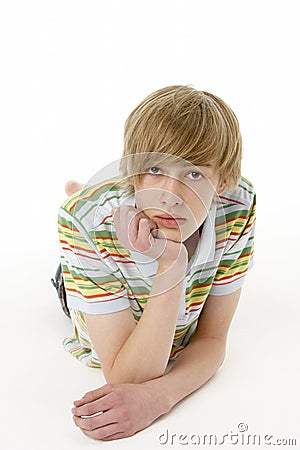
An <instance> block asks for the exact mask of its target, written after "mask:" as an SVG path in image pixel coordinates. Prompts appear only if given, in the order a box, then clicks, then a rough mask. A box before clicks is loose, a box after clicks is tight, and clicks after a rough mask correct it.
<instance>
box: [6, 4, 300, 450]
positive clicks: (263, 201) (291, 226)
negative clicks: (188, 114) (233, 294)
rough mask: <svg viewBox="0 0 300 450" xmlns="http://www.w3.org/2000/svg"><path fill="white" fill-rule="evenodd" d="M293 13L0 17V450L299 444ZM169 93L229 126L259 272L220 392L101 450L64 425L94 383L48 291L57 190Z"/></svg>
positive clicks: (102, 11)
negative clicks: (171, 436)
mask: <svg viewBox="0 0 300 450" xmlns="http://www.w3.org/2000/svg"><path fill="white" fill-rule="evenodd" d="M297 7H298V2H297V1H292V0H285V1H276V0H275V1H263V0H261V1H257V0H252V1H238V0H236V1H234V0H228V1H221V0H219V1H217V0H211V1H201V0H198V1H196V0H185V1H183V0H165V1H163V0H160V1H158V0H152V1H151V2H150V1H149V2H146V1H134V0H126V1H122V0H111V1H109V2H104V1H101V0H98V1H95V0H93V1H86V2H83V1H81V2H80V1H78V0H72V1H66V0H59V1H57V0H52V1H51V2H50V1H33V0H28V1H26V2H22V1H14V0H11V1H9V2H5V3H4V2H1V6H0V42H1V50H0V52H1V53H0V64H1V71H0V96H1V100H0V119H1V122H0V126H1V133H0V145H1V192H2V197H1V205H2V209H1V217H2V219H1V235H2V245H1V254H2V257H1V260H0V264H1V274H2V281H3V283H2V289H1V297H2V311H1V312H2V321H1V327H0V330H1V335H2V338H1V345H2V348H1V350H2V351H1V360H2V363H1V367H2V370H1V384H0V389H1V392H0V395H1V397H0V398H1V408H0V411H1V413H0V416H1V417H0V420H1V422H0V423H1V428H2V431H1V433H0V449H1V450H27V449H28V450H42V449H45V450H48V449H53V448H63V449H65V448H66V449H67V448H72V449H73V450H77V449H83V448H84V449H88V448H92V447H93V448H94V446H96V445H107V446H113V448H117V447H121V446H126V445H127V446H128V447H129V446H130V448H140V446H141V444H142V445H144V446H146V447H147V448H148V447H149V448H152V449H154V448H161V447H164V446H165V447H170V446H171V447H172V448H181V447H182V444H180V443H179V442H174V443H173V445H171V443H170V442H169V443H167V444H166V445H163V444H162V443H161V442H159V440H158V436H159V435H161V434H162V433H163V432H165V430H166V429H167V428H168V429H169V431H170V432H173V433H190V434H191V433H203V434H204V433H216V434H218V435H219V436H221V435H222V434H225V433H230V432H233V433H235V432H236V433H238V429H237V426H238V424H239V423H246V424H247V425H248V433H261V436H264V435H265V434H269V435H273V436H274V439H275V438H297V439H298V441H297V442H298V445H299V442H300V441H299V440H300V437H299V432H298V430H297V426H296V425H297V424H299V407H298V405H299V382H298V378H299V349H298V342H299V331H297V328H299V300H300V296H299V293H298V290H297V289H296V280H299V275H298V272H299V263H298V261H299V254H300V253H299V251H300V248H299V247H300V246H299V233H298V229H297V227H298V226H299V218H300V217H299V206H300V205H299V195H298V182H299V158H298V153H299V124H298V122H299V78H300V74H299V38H300V36H299V20H298V13H297ZM171 84H191V85H193V86H194V87H196V88H197V89H200V90H206V91H210V92H212V93H214V94H216V95H218V96H220V97H221V98H222V99H223V100H225V101H226V102H227V103H228V104H229V105H230V106H231V107H232V108H233V110H234V111H235V112H236V114H237V116H238V118H239V121H240V125H241V130H242V134H243V139H244V158H243V175H244V176H245V177H246V178H248V179H250V180H251V181H252V182H253V183H254V185H255V187H256V191H257V201H258V215H257V229H256V230H257V231H256V233H257V235H256V249H255V251H256V265H255V267H254V268H253V270H252V271H251V273H250V274H249V276H248V278H247V281H246V284H245V287H244V290H243V295H242V298H241V301H240V304H239V307H238V310H237V312H236V315H235V317H234V320H233V323H232V326H231V329H230V335H229V343H228V354H227V359H226V362H225V363H224V365H223V367H222V368H221V370H220V371H219V372H218V374H217V375H216V377H214V378H213V379H212V380H211V381H210V382H209V383H207V384H206V385H205V386H203V388H201V389H200V390H199V391H197V392H196V393H194V394H193V395H192V396H190V397H189V398H187V399H186V400H184V401H183V402H181V403H180V405H178V406H177V407H176V408H175V409H174V410H173V411H172V413H170V414H169V415H167V416H165V417H163V418H161V419H160V420H159V421H157V422H156V423H155V424H153V425H152V426H151V427H150V428H148V429H147V430H144V431H142V432H140V433H138V434H137V435H135V436H134V437H132V438H129V439H127V440H123V441H122V440H121V441H114V442H111V443H102V442H97V441H93V440H91V439H89V438H87V437H85V436H84V435H82V434H81V433H80V432H79V431H78V430H77V429H76V428H75V426H74V425H73V422H72V420H71V413H70V409H71V406H72V401H73V400H74V399H75V398H78V397H79V396H81V395H82V394H83V393H84V392H86V391H87V390H89V389H91V388H95V387H97V386H99V385H101V384H102V383H103V382H104V380H103V377H102V375H101V372H100V373H99V372H98V371H95V370H92V369H87V368H85V367H84V366H83V365H80V363H78V362H77V361H76V360H75V359H74V358H73V359H74V360H73V359H72V357H71V356H69V355H68V354H67V352H66V351H65V350H63V348H62V347H61V340H62V339H63V338H64V337H66V336H67V335H69V333H71V326H70V323H69V321H68V320H67V319H66V318H65V317H64V316H63V314H62V313H61V311H60V309H59V307H58V300H57V299H56V294H55V291H54V288H53V287H52V285H51V284H50V278H51V277H52V276H53V275H54V272H55V270H56V267H57V265H58V262H59V253H58V243H57V229H56V220H57V211H58V207H59V205H60V204H61V203H62V202H63V201H64V200H65V198H66V195H65V193H64V184H65V182H66V181H67V180H68V179H70V178H75V179H78V180H80V181H82V182H87V181H88V180H89V179H90V178H91V177H92V176H93V175H94V174H95V173H96V171H98V170H99V169H100V168H101V167H103V166H105V165H106V164H108V163H110V162H112V161H114V160H116V159H118V158H119V157H120V156H121V153H122V137H123V124H124V121H125V119H126V117H127V116H128V114H129V113H130V112H131V110H132V109H133V108H134V107H135V106H136V105H137V104H138V102H140V101H141V100H142V99H143V98H144V97H145V96H146V95H148V94H149V93H151V92H152V91H154V90H156V89H159V88H161V87H164V86H167V85H171ZM297 432H298V434H297ZM239 433H240V434H241V432H239ZM272 443H273V441H272ZM230 447H231V445H229V444H228V447H227V448H230ZM122 448H123V447H122ZM235 448H237V446H235ZM291 448H292V447H291Z"/></svg>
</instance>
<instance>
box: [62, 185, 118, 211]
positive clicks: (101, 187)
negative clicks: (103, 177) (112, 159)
mask: <svg viewBox="0 0 300 450" xmlns="http://www.w3.org/2000/svg"><path fill="white" fill-rule="evenodd" d="M115 184H116V183H106V184H102V185H101V186H98V187H97V188H96V189H95V190H93V191H92V193H91V194H90V195H86V196H85V197H80V198H79V199H78V200H76V202H75V203H74V205H73V206H71V207H70V211H72V210H73V208H74V207H75V206H76V205H77V203H78V202H79V201H82V200H85V199H87V198H91V197H93V195H94V194H95V193H96V192H97V191H99V190H100V189H103V188H104V187H106V186H115Z"/></svg>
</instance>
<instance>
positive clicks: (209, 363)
mask: <svg viewBox="0 0 300 450" xmlns="http://www.w3.org/2000/svg"><path fill="white" fill-rule="evenodd" d="M241 157H242V142H241V136H240V131H239V125H238V121H237V119H236V117H235V115H234V113H233V112H232V110H231V109H230V108H229V107H228V106H227V105H226V104H225V103H224V102H223V101H222V100H221V99H220V98H218V97H216V96H214V95H212V94H209V93H207V92H202V91H197V90H196V89H194V88H192V87H189V86H169V87H166V88H164V89H160V90H158V91H156V92H154V93H153V94H151V95H149V96H148V97H147V98H146V99H145V100H144V101H143V102H142V103H141V104H140V105H138V106H137V108H135V110H134V111H133V112H132V113H131V114H130V116H129V117H128V119H127V121H126V124H125V133H124V151H123V156H122V159H121V163H120V168H119V169H120V174H118V176H116V177H111V178H110V179H108V180H105V181H101V182H98V183H94V184H93V185H92V186H86V187H85V188H84V187H83V186H82V185H80V184H76V182H75V183H72V182H69V183H68V184H67V185H66V192H67V193H68V194H69V195H70V198H69V199H67V200H66V201H65V202H64V204H63V205H62V206H61V208H60V211H59V217H58V229H59V238H60V254H61V266H62V271H63V279H62V278H61V275H60V273H59V270H58V272H57V276H56V284H55V283H54V284H55V285H56V287H57V288H59V289H60V293H59V295H60V299H61V301H62V302H63V303H64V299H67V305H64V308H65V311H66V312H67V313H69V312H70V315H71V318H72V322H73V328H74V335H73V337H72V338H67V339H65V340H64V345H65V347H66V348H67V349H68V350H69V352H70V353H71V354H73V355H74V356H75V357H77V358H78V359H79V360H81V361H82V362H83V363H85V364H86V365H88V366H91V367H102V369H103V373H104V376H105V379H106V381H107V383H108V384H106V385H104V386H102V387H100V388H99V389H96V390H94V391H91V392H88V393H87V394H85V395H84V396H83V398H82V399H80V400H77V401H75V402H74V408H73V409H72V412H73V419H74V422H75V424H76V425H77V426H78V427H79V428H80V429H81V431H82V432H83V433H84V434H86V435H87V436H91V437H93V438H95V439H101V440H113V439H120V438H123V437H128V436H131V435H133V434H134V433H136V432H137V431H139V430H141V429H143V428H145V427H147V426H149V425H150V424H151V423H152V422H153V421H154V420H155V419H156V418H157V417H159V416H161V415H163V414H165V413H167V412H168V411H170V410H171V409H172V407H173V406H174V405H175V404H176V403H178V402H179V401H180V400H181V399H183V398H184V397H186V396H187V395H189V394H190V393H192V392H193V391H195V390H196V389H198V388H200V387H201V386H202V385H203V384H204V383H205V382H206V381H207V380H208V379H209V378H211V377H212V376H213V375H214V374H215V373H216V371H217V370H218V368H219V367H220V366H221V365H222V363H223V361H224V358H225V351H226V338H227V333H228V329H229V326H230V323H231V320H232V317H233V314H234V312H235V309H236V307H237V304H238V300H239V298H240V294H241V287H242V284H243V282H244V279H245V275H246V273H247V271H248V270H249V268H251V267H252V265H253V248H254V244H253V237H254V224H255V193H254V190H253V186H252V184H251V183H250V182H249V181H247V180H246V179H245V178H243V177H241V173H240V166H241ZM59 269H60V268H59ZM64 287H65V291H64ZM97 413H98V414H97ZM99 413H100V414H99Z"/></svg>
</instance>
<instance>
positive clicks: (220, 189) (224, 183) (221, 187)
mask: <svg viewBox="0 0 300 450" xmlns="http://www.w3.org/2000/svg"><path fill="white" fill-rule="evenodd" d="M226 187H227V183H226V181H223V182H222V183H221V184H219V186H218V189H217V193H218V195H220V194H223V192H224V191H225V189H226Z"/></svg>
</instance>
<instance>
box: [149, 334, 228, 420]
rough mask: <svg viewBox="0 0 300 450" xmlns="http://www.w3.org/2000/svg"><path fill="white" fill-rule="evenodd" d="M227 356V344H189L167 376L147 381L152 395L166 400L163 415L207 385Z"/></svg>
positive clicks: (208, 340)
mask: <svg viewBox="0 0 300 450" xmlns="http://www.w3.org/2000/svg"><path fill="white" fill-rule="evenodd" d="M225 353H226V342H225V341H221V340H220V339H215V338H208V337H207V338H199V339H198V340H196V341H194V342H193V341H191V342H190V344H189V345H188V346H187V347H186V348H185V349H184V350H183V352H182V353H181V355H180V356H179V357H178V359H177V360H176V361H175V362H174V365H173V367H172V368H171V370H170V371H169V372H168V373H167V374H166V375H163V376H162V377H159V378H157V379H154V380H151V381H148V382H147V384H149V386H151V387H152V388H153V393H157V395H158V396H159V397H160V398H163V401H162V402H161V404H162V405H164V411H162V412H161V414H164V413H166V412H168V411H169V410H170V409H172V408H173V406H175V405H176V403H178V402H179V401H180V400H182V399H183V398H185V397H187V396H188V395H189V394H191V393H192V392H194V391H195V390H197V389H198V388H200V387H201V386H202V385H203V384H205V383H206V381H208V380H209V379H210V378H211V377H212V376H213V375H214V374H215V373H216V371H217V370H218V368H219V367H220V366H221V365H222V363H223V361H224V358H225Z"/></svg>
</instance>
